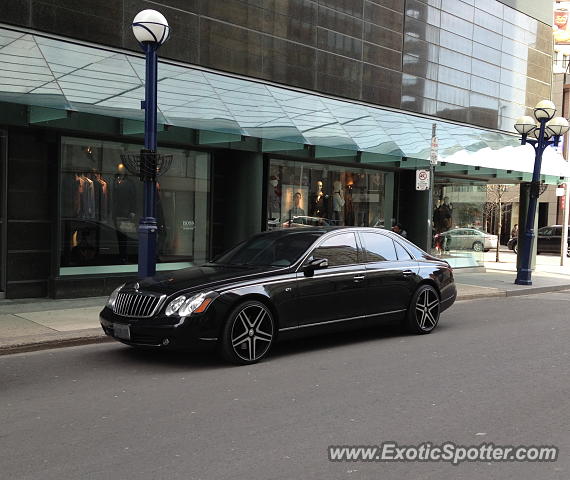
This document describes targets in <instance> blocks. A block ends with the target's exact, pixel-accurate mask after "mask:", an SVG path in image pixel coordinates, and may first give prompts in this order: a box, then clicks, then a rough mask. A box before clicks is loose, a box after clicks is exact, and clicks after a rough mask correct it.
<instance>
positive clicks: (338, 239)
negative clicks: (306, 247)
mask: <svg viewBox="0 0 570 480" xmlns="http://www.w3.org/2000/svg"><path fill="white" fill-rule="evenodd" d="M312 257H313V258H326V259H327V260H328V261H329V266H330V267H338V266H340V265H352V264H354V263H358V249H357V247H356V238H355V236H354V233H341V234H340V235H335V236H334V237H331V238H329V239H328V240H325V241H324V242H323V243H322V244H321V245H320V246H319V247H317V248H315V250H313V255H312Z"/></svg>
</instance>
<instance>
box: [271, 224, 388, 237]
mask: <svg viewBox="0 0 570 480" xmlns="http://www.w3.org/2000/svg"><path fill="white" fill-rule="evenodd" d="M335 231H339V232H340V231H350V232H353V231H376V232H386V233H387V234H389V235H390V234H392V232H391V231H390V230H386V229H384V228H378V227H347V226H322V227H313V226H306V227H292V228H282V229H279V230H268V231H265V232H261V235H263V234H273V235H280V234H281V235H287V234H288V233H309V234H310V233H320V234H321V235H324V234H325V233H329V232H335Z"/></svg>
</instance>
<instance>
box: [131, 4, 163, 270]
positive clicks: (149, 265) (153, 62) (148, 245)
mask: <svg viewBox="0 0 570 480" xmlns="http://www.w3.org/2000/svg"><path fill="white" fill-rule="evenodd" d="M132 27H133V33H134V35H135V37H136V39H137V41H138V42H139V44H140V45H141V47H142V49H143V50H144V52H145V54H146V75H145V100H144V102H143V104H142V106H143V108H144V111H145V115H144V120H145V131H144V146H145V149H144V150H142V151H141V155H140V157H139V169H140V170H139V173H140V178H141V180H142V181H143V182H144V209H143V216H142V217H141V219H140V221H139V229H138V233H139V271H138V274H139V277H140V278H144V277H152V276H153V275H154V274H155V273H156V237H157V229H158V225H157V222H156V213H155V212H156V174H157V152H156V150H157V145H156V136H157V125H156V123H157V122H156V118H157V113H156V109H157V72H158V56H157V53H156V52H157V50H158V48H159V47H160V46H161V45H162V44H163V43H164V42H166V40H168V36H169V35H170V27H169V26H168V22H167V21H166V18H164V16H163V15H162V14H161V13H160V12H157V11H156V10H143V11H141V12H139V13H138V14H137V15H136V16H135V18H134V20H133V24H132Z"/></svg>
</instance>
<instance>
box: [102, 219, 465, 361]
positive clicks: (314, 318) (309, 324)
mask: <svg viewBox="0 0 570 480" xmlns="http://www.w3.org/2000/svg"><path fill="white" fill-rule="evenodd" d="M456 294H457V292H456V287H455V283H454V279H453V272H452V269H451V267H450V266H449V264H448V263H447V262H445V261H442V260H439V259H437V258H434V257H432V256H430V255H428V254H427V253H426V252H424V251H423V250H420V249H419V248H418V247H416V246H415V245H414V244H412V243H410V242H408V241H407V240H406V239H404V238H402V237H401V236H399V235H396V234H394V233H392V232H388V231H386V230H380V229H377V228H342V227H341V228H339V227H336V228H335V227H304V228H288V229H281V230H273V231H270V232H265V233H261V234H257V235H254V236H253V237H251V238H250V239H249V240H247V241H245V242H243V243H241V244H239V245H238V246H236V247H234V248H233V249H231V250H229V251H228V252H226V253H225V254H223V255H222V256H220V257H218V258H217V259H216V260H214V261H212V262H210V263H206V264H205V265H202V266H201V267H191V268H186V269H181V270H178V271H176V272H171V273H168V274H162V275H157V276H156V277H154V278H145V279H144V280H139V281H138V282H137V281H133V282H129V283H126V284H125V285H122V286H120V287H119V288H117V289H116V290H115V291H114V292H113V293H112V294H111V296H110V297H109V300H108V302H107V305H106V307H105V308H104V309H103V311H102V312H101V315H100V320H101V326H102V327H103V330H104V331H105V333H106V334H107V335H109V336H111V337H113V338H115V339H116V340H118V341H120V342H123V343H126V344H128V345H131V346H134V347H143V348H150V347H156V348H176V347H193V346H198V345H212V346H217V347H218V348H219V349H220V351H221V353H222V355H223V356H224V358H226V359H227V360H229V361H230V362H233V363H238V364H242V365H243V364H251V363H255V362H257V361H259V360H261V359H262V358H263V357H265V355H267V353H268V352H269V350H270V348H271V346H272V345H273V343H274V342H275V340H276V339H277V338H285V337H291V336H294V335H299V336H301V335H306V334H308V333H310V332H314V333H317V332H318V333H324V332H325V331H327V330H329V329H333V328H335V329H336V328H355V327H362V326H365V325H377V324H378V323H379V322H381V321H383V320H387V319H393V320H399V321H400V322H401V323H402V325H403V326H405V327H406V329H407V330H408V331H409V332H411V333H415V334H426V333H430V332H431V331H432V330H433V329H435V327H436V326H437V324H438V321H439V315H440V313H441V312H443V311H444V310H446V309H447V308H449V307H450V306H451V305H452V304H453V302H454V301H455V297H456Z"/></svg>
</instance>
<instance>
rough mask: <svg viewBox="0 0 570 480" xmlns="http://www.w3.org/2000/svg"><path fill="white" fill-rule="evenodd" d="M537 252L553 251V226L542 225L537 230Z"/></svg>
mask: <svg viewBox="0 0 570 480" xmlns="http://www.w3.org/2000/svg"><path fill="white" fill-rule="evenodd" d="M536 241H537V244H536V245H537V246H536V250H537V252H552V227H542V228H539V229H538V232H537V238H536Z"/></svg>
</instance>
